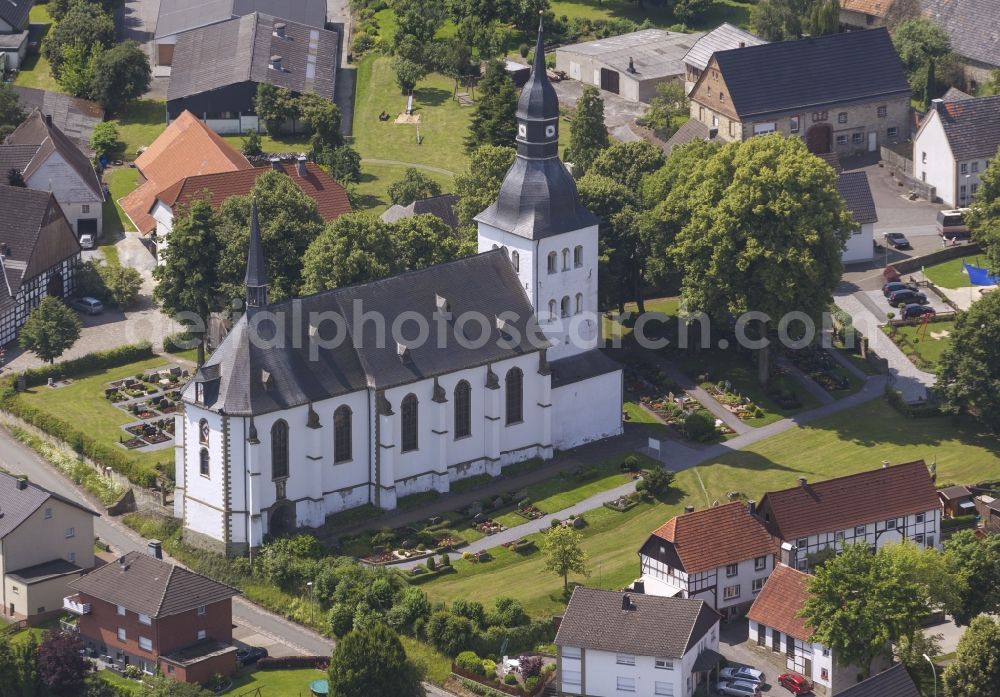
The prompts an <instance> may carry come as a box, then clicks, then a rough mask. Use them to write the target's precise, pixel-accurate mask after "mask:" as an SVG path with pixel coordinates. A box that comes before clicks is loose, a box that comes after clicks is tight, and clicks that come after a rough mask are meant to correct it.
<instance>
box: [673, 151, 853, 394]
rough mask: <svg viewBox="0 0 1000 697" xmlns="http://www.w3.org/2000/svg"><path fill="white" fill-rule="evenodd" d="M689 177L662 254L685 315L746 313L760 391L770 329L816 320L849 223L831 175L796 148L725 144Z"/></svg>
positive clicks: (835, 276)
mask: <svg viewBox="0 0 1000 697" xmlns="http://www.w3.org/2000/svg"><path fill="white" fill-rule="evenodd" d="M698 176H699V177H700V178H701V182H700V183H699V185H698V186H697V187H695V188H694V189H693V190H692V195H691V198H690V199H689V201H688V210H689V211H690V214H688V213H685V212H681V215H682V216H683V220H684V223H683V227H681V229H680V231H679V232H678V233H677V236H676V238H675V241H674V245H673V247H672V254H671V257H672V260H673V263H675V264H676V265H677V266H678V267H679V268H680V269H681V271H682V272H683V274H684V276H683V282H682V288H681V294H682V296H683V298H684V300H685V301H686V302H687V304H688V307H689V308H691V310H692V311H695V312H699V311H700V312H705V313H706V314H708V315H709V316H710V317H715V318H719V319H721V318H723V317H727V316H730V315H731V316H734V317H737V318H740V317H742V316H743V315H744V314H745V313H748V312H754V313H756V314H755V315H751V316H747V317H745V318H744V320H745V322H746V324H748V325H749V328H750V330H751V332H753V335H754V338H755V339H756V340H758V341H759V342H760V343H759V344H758V351H757V354H758V373H757V376H758V380H759V381H760V383H761V384H762V385H766V384H767V382H768V379H769V377H770V363H769V360H768V359H769V348H768V346H769V342H770V339H771V337H772V334H773V332H774V331H775V329H776V327H777V325H778V323H779V322H780V321H782V320H783V318H785V317H786V316H787V315H789V313H792V312H797V313H804V314H805V315H807V316H809V317H811V318H814V321H815V320H816V319H818V318H819V317H820V316H821V314H822V312H823V311H824V310H825V309H826V308H827V307H828V305H829V303H830V299H831V293H832V291H833V289H834V287H836V285H837V283H839V282H840V276H841V273H842V271H843V265H842V263H841V254H842V252H843V249H844V245H845V243H846V241H847V238H848V237H849V236H850V234H851V232H852V231H853V230H854V229H856V228H857V223H855V222H854V219H853V218H852V217H851V215H850V213H849V212H848V211H847V210H846V208H845V207H844V202H843V200H842V199H841V197H840V194H839V193H838V192H837V187H836V174H835V173H834V171H833V170H832V169H831V168H830V167H829V166H828V165H827V164H826V163H825V162H823V161H822V160H820V159H819V158H817V157H815V156H813V155H812V154H810V153H809V151H808V150H806V147H805V144H804V143H802V141H801V140H799V139H795V138H784V137H783V136H781V135H771V136H761V137H758V138H753V139H751V140H749V141H746V142H743V143H731V144H727V145H726V146H725V147H723V148H722V149H721V150H720V151H719V152H718V153H716V154H715V155H714V156H713V157H712V159H711V160H710V161H708V162H706V163H704V165H703V167H702V168H701V171H700V172H699V175H698ZM675 224H676V223H675ZM799 326H801V325H799ZM739 327H740V328H742V327H743V325H742V324H741V325H739Z"/></svg>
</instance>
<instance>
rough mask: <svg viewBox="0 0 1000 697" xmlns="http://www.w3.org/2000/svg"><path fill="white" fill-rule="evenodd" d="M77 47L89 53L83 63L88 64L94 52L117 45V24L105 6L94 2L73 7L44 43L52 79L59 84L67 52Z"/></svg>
mask: <svg viewBox="0 0 1000 697" xmlns="http://www.w3.org/2000/svg"><path fill="white" fill-rule="evenodd" d="M77 43H78V44H80V45H81V46H82V47H84V49H85V55H84V57H83V58H82V59H81V60H82V62H84V63H85V62H86V61H87V60H89V58H90V55H91V52H92V51H95V50H99V49H101V48H108V47H110V46H113V45H114V43H115V21H114V18H113V17H112V16H111V15H110V14H109V13H108V12H106V11H105V10H104V8H103V7H101V5H99V4H95V3H91V2H75V3H73V4H72V5H70V6H69V9H68V10H67V11H66V13H65V15H63V17H62V19H61V20H60V21H59V22H57V23H56V25H55V26H54V27H53V29H52V30H51V31H50V32H49V34H48V36H46V37H45V40H44V41H43V42H42V54H43V55H44V56H45V58H46V59H47V60H48V61H49V65H50V66H51V69H52V76H53V77H55V78H56V79H57V80H58V79H59V76H60V69H61V68H62V61H63V55H64V53H63V51H64V49H65V48H66V47H67V46H70V45H72V44H77Z"/></svg>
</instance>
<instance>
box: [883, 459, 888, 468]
mask: <svg viewBox="0 0 1000 697" xmlns="http://www.w3.org/2000/svg"><path fill="white" fill-rule="evenodd" d="M888 467H889V461H888V460H882V469H887V468H888Z"/></svg>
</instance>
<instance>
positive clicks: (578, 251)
mask: <svg viewBox="0 0 1000 697" xmlns="http://www.w3.org/2000/svg"><path fill="white" fill-rule="evenodd" d="M573 266H575V267H576V268H580V267H581V266H583V247H582V246H580V245H577V246H575V247H574V248H573Z"/></svg>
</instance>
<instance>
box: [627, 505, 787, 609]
mask: <svg viewBox="0 0 1000 697" xmlns="http://www.w3.org/2000/svg"><path fill="white" fill-rule="evenodd" d="M778 544H779V543H778V541H776V540H775V538H774V537H772V535H771V533H770V532H768V530H767V528H766V527H765V526H764V523H763V522H762V521H761V520H760V519H759V518H757V517H756V516H755V515H754V504H753V503H750V504H745V503H740V502H736V503H729V504H726V505H725V506H716V507H714V508H706V509H704V510H701V511H695V510H694V508H693V507H690V506H689V507H688V508H687V509H685V513H684V514H683V515H679V516H674V517H673V518H671V519H670V520H668V521H667V522H666V523H664V524H663V525H662V526H660V527H659V528H657V529H656V530H654V531H653V533H652V534H651V535H650V536H649V539H647V540H646V542H645V544H643V546H642V548H641V549H640V550H639V560H640V565H641V568H642V579H641V582H642V587H643V592H645V593H649V594H650V595H663V596H668V597H674V596H676V597H680V598H694V599H698V600H704V601H705V602H706V603H708V606H709V607H711V608H712V609H714V610H717V611H718V612H719V613H721V614H722V616H723V617H724V618H726V619H732V618H734V617H738V616H740V615H743V614H744V613H745V612H746V611H747V609H748V608H749V607H750V604H751V603H752V602H753V599H754V598H755V597H757V594H758V593H759V592H760V590H761V589H762V588H763V587H764V582H765V581H766V580H767V577H768V575H769V574H770V573H771V571H772V570H773V569H774V564H775V556H776V554H777V551H778Z"/></svg>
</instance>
